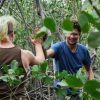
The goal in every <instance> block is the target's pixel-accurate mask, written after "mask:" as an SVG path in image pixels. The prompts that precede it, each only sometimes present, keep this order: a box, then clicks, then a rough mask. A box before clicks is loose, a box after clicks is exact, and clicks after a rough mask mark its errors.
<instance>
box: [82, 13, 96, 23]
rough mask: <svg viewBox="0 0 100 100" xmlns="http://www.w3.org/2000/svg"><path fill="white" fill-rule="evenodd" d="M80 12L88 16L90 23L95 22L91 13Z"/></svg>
mask: <svg viewBox="0 0 100 100" xmlns="http://www.w3.org/2000/svg"><path fill="white" fill-rule="evenodd" d="M82 14H84V15H85V16H86V17H87V18H88V21H89V22H90V23H92V24H95V18H94V17H93V16H92V15H90V14H89V13H87V12H82Z"/></svg>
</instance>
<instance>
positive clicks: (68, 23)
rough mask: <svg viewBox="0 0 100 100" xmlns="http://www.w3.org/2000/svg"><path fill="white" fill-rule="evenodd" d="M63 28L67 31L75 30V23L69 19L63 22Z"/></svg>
mask: <svg viewBox="0 0 100 100" xmlns="http://www.w3.org/2000/svg"><path fill="white" fill-rule="evenodd" d="M62 28H63V29H65V30H67V31H72V30H73V23H72V22H71V21H70V20H69V19H68V18H67V19H65V20H64V21H63V22H62Z"/></svg>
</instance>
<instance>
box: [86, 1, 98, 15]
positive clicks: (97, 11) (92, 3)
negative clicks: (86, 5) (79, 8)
mask: <svg viewBox="0 0 100 100" xmlns="http://www.w3.org/2000/svg"><path fill="white" fill-rule="evenodd" d="M88 1H89V2H90V4H91V6H92V7H93V9H94V10H95V11H96V13H97V15H98V16H99V17H100V12H99V10H98V9H97V8H96V7H95V6H94V5H93V3H92V1H91V0H88Z"/></svg>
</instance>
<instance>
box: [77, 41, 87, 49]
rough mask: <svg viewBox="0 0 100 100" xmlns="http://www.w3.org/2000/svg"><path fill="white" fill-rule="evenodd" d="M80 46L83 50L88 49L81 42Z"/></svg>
mask: <svg viewBox="0 0 100 100" xmlns="http://www.w3.org/2000/svg"><path fill="white" fill-rule="evenodd" d="M78 48H79V49H82V50H87V47H86V46H85V45H83V44H81V43H78Z"/></svg>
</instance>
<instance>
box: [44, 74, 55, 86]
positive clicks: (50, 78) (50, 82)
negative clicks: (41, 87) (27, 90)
mask: <svg viewBox="0 0 100 100" xmlns="http://www.w3.org/2000/svg"><path fill="white" fill-rule="evenodd" d="M43 82H44V83H46V84H48V85H49V84H52V83H53V78H52V77H49V76H47V75H46V76H45V77H44V78H43Z"/></svg>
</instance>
